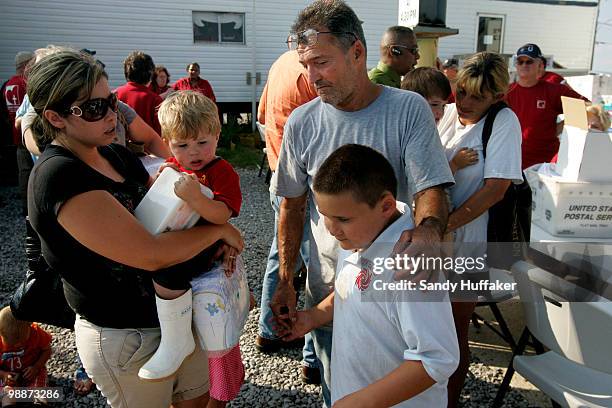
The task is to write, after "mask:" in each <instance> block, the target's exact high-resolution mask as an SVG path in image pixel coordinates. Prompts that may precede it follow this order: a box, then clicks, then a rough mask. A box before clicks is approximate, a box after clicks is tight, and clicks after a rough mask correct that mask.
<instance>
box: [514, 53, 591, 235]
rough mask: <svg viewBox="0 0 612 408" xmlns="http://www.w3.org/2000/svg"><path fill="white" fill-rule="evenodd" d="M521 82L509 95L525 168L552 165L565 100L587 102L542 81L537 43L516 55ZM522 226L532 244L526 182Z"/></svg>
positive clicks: (520, 191)
mask: <svg viewBox="0 0 612 408" xmlns="http://www.w3.org/2000/svg"><path fill="white" fill-rule="evenodd" d="M515 64H516V73H517V80H516V82H515V83H513V84H512V85H511V86H510V90H509V91H508V94H507V96H506V99H507V103H508V105H509V106H510V107H511V108H512V110H513V111H514V113H516V116H518V119H519V122H520V123H521V129H522V133H523V142H522V146H521V150H522V168H523V169H526V168H527V167H530V166H532V165H534V164H537V163H545V162H550V160H551V159H552V158H553V156H554V155H555V154H556V153H557V151H558V150H559V139H558V137H557V115H559V114H561V113H563V108H562V106H561V97H562V96H569V97H571V98H580V99H584V100H587V99H586V98H584V97H583V96H581V95H580V94H578V93H577V92H576V91H574V90H573V89H571V88H569V87H567V86H564V85H560V84H554V83H550V82H546V81H542V80H540V79H539V75H540V74H541V72H542V70H543V65H544V56H543V55H542V51H541V50H540V47H538V46H537V45H536V44H531V43H529V44H525V45H523V46H522V47H521V48H519V49H518V50H517V52H516V62H515ZM517 208H518V212H519V222H520V227H521V229H522V230H523V234H524V237H525V239H526V241H529V230H530V223H531V190H530V189H529V186H528V185H527V183H526V182H523V184H522V185H520V186H519V187H518V188H517Z"/></svg>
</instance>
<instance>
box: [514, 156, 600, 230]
mask: <svg viewBox="0 0 612 408" xmlns="http://www.w3.org/2000/svg"><path fill="white" fill-rule="evenodd" d="M548 165H549V164H548V163H545V164H542V165H540V164H537V165H535V166H531V167H529V168H528V169H526V170H525V177H526V178H527V181H528V182H529V186H530V187H531V192H532V197H533V203H532V208H531V222H533V223H534V224H536V225H538V226H540V227H541V228H543V229H544V230H545V231H546V232H548V233H549V234H552V235H555V236H558V237H576V238H612V183H587V182H579V181H578V182H576V181H566V180H565V179H563V178H562V177H560V176H555V175H553V174H543V173H542V172H539V171H538V170H539V169H540V166H548Z"/></svg>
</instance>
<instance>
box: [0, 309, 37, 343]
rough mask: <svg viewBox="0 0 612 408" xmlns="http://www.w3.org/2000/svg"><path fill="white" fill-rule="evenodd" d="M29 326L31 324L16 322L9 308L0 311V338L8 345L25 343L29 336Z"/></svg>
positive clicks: (21, 321)
mask: <svg viewBox="0 0 612 408" xmlns="http://www.w3.org/2000/svg"><path fill="white" fill-rule="evenodd" d="M31 324H32V323H31V322H26V321H23V320H17V319H16V318H15V316H13V312H11V308H10V307H9V306H6V307H5V308H3V309H2V310H0V337H2V341H3V342H5V343H6V344H8V345H13V344H17V343H22V342H24V341H26V340H27V339H28V337H29V336H30V325H31Z"/></svg>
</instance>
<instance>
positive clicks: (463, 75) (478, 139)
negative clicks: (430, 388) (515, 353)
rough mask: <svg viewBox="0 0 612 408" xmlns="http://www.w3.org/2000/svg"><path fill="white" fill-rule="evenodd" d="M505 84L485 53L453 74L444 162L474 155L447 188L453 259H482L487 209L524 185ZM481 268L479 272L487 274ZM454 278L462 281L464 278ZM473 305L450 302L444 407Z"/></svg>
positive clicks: (463, 366)
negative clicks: (453, 333) (452, 352)
mask: <svg viewBox="0 0 612 408" xmlns="http://www.w3.org/2000/svg"><path fill="white" fill-rule="evenodd" d="M508 83H509V77H508V66H507V65H506V62H505V61H504V59H503V58H502V57H501V56H500V55H498V54H494V53H489V52H480V53H478V54H475V55H473V56H472V57H470V58H469V59H467V60H466V61H465V64H464V66H463V68H462V69H461V70H460V71H459V72H458V74H457V83H456V86H457V88H456V101H457V102H456V104H450V105H447V107H446V110H445V112H444V116H443V117H442V119H441V120H440V122H439V123H438V132H439V133H440V138H441V139H442V145H443V146H444V148H445V151H446V156H447V158H448V160H449V161H451V160H452V159H453V157H455V155H456V154H457V153H458V152H460V151H465V150H466V149H467V150H468V151H469V152H471V154H472V155H473V156H474V160H473V161H472V164H470V165H468V166H466V167H463V168H459V169H457V170H456V171H455V174H454V175H455V185H454V186H453V187H451V188H450V189H449V193H450V198H451V203H452V211H451V213H450V215H449V218H448V225H447V230H446V231H447V233H453V234H454V252H455V256H456V257H465V258H473V259H477V258H479V257H484V256H485V254H486V248H487V245H486V244H487V224H488V210H489V208H491V207H492V206H493V205H494V204H496V203H497V202H499V201H500V200H501V199H502V198H503V197H504V194H505V193H506V190H507V189H508V187H509V186H510V184H511V183H512V182H514V183H520V182H522V181H523V178H522V173H521V125H520V124H519V121H518V119H517V117H516V115H515V114H514V112H512V111H511V110H510V109H508V108H502V106H505V105H502V106H500V105H498V104H499V103H500V102H501V101H502V100H503V99H504V96H505V94H506V91H507V89H508ZM500 108H502V109H500ZM492 109H495V111H496V113H497V114H496V116H495V119H494V121H493V123H492V128H491V133H490V139H489V140H488V143H487V145H486V148H485V147H484V146H483V132H484V129H485V122H486V118H487V116H488V115H489V114H490V113H491V112H492ZM484 269H485V271H479V272H486V268H484ZM457 276H458V277H459V278H460V279H466V277H465V276H464V275H457ZM462 276H463V277H462ZM475 306H476V297H475V296H474V295H473V294H470V296H468V298H464V299H462V300H456V301H454V302H453V317H454V318H455V328H456V330H457V338H458V340H459V349H460V361H459V368H457V371H456V372H455V373H454V374H453V376H451V378H450V380H449V383H448V393H449V396H448V406H449V407H454V406H457V404H458V401H459V395H460V394H461V389H462V388H463V382H464V380H465V376H466V374H467V370H468V366H469V347H468V327H469V322H470V317H471V315H472V313H473V311H474V307H475Z"/></svg>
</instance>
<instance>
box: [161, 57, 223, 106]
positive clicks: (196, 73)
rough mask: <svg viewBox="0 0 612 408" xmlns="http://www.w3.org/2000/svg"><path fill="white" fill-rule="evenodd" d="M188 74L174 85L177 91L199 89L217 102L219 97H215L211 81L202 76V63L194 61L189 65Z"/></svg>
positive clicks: (198, 90)
mask: <svg viewBox="0 0 612 408" xmlns="http://www.w3.org/2000/svg"><path fill="white" fill-rule="evenodd" d="M187 74H188V76H186V77H185V78H181V79H179V80H178V81H176V83H175V84H174V85H172V88H174V90H175V91H185V90H190V91H197V92H200V93H201V94H204V96H207V97H208V98H209V99H210V100H212V101H213V102H215V103H216V102H217V98H216V97H215V93H214V92H213V89H212V86H211V85H210V82H208V81H207V80H205V79H202V78H200V64H198V63H197V62H192V63H191V64H189V65H187Z"/></svg>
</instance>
